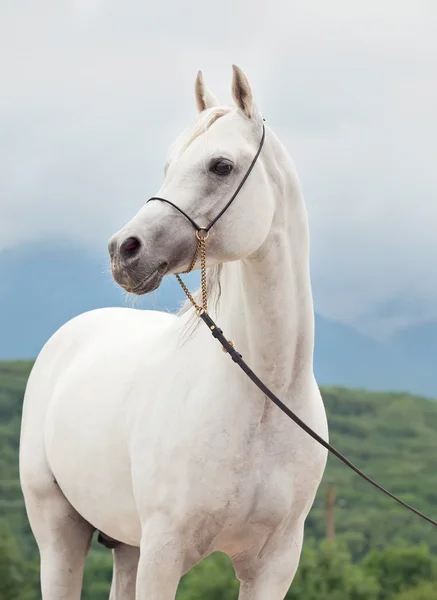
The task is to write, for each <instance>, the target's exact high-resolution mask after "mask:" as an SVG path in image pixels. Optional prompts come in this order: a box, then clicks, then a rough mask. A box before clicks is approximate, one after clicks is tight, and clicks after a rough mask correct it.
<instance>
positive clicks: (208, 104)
mask: <svg viewBox="0 0 437 600" xmlns="http://www.w3.org/2000/svg"><path fill="white" fill-rule="evenodd" d="M194 94H195V96H196V104H197V109H198V111H199V112H202V111H204V110H206V109H207V108H212V107H213V106H218V101H217V99H216V97H215V96H214V94H213V93H212V92H211V91H210V90H209V89H208V88H207V87H206V85H205V82H204V81H203V75H202V71H199V72H198V73H197V77H196V83H195V84H194Z"/></svg>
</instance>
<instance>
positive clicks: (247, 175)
mask: <svg viewBox="0 0 437 600" xmlns="http://www.w3.org/2000/svg"><path fill="white" fill-rule="evenodd" d="M265 137H266V129H265V127H264V123H263V131H262V136H261V142H260V144H259V147H258V150H257V153H256V154H255V156H254V158H253V160H252V162H251V163H250V166H249V168H248V169H247V171H246V173H245V175H244V177H243V179H242V180H241V181H240V183H239V184H238V187H237V189H236V190H235V192H234V193H233V194H232V197H231V199H230V200H229V201H228V202H227V203H226V204H225V206H224V207H223V208H222V210H221V211H220V212H219V214H218V215H217V216H216V217H214V219H213V220H212V221H211V222H210V223H209V224H208V225H207V226H206V227H201V226H200V225H198V224H197V223H196V221H195V220H194V219H192V218H191V217H190V216H189V215H187V213H186V212H185V211H183V210H182V208H179V206H177V205H176V204H173V202H170V200H167V199H166V198H160V197H159V196H153V197H152V198H149V199H148V200H147V202H151V201H152V200H160V201H161V202H166V203H167V204H170V206H173V208H175V209H176V210H178V211H179V212H180V213H181V214H182V215H184V217H185V218H186V219H188V221H190V223H191V225H192V226H193V227H194V229H195V230H196V231H201V230H203V231H209V230H210V229H211V227H212V226H213V225H215V224H216V223H217V221H218V220H219V219H220V217H221V216H222V215H223V214H224V213H225V212H226V211H227V210H228V208H229V207H230V206H231V204H232V202H233V201H234V200H235V198H236V197H237V196H238V194H239V192H240V190H241V188H242V187H243V185H244V184H245V182H246V179H247V178H248V177H249V175H250V173H251V171H252V169H253V167H254V166H255V163H256V161H257V160H258V157H259V155H260V154H261V150H262V147H263V145H264V140H265Z"/></svg>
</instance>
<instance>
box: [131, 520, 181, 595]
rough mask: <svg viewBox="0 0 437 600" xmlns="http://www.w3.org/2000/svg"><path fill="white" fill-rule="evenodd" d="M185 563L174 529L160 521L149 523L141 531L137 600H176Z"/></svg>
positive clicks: (178, 538)
mask: <svg viewBox="0 0 437 600" xmlns="http://www.w3.org/2000/svg"><path fill="white" fill-rule="evenodd" d="M183 563H184V550H183V545H182V543H181V539H180V537H179V535H178V534H177V533H176V531H175V528H174V527H172V526H171V524H169V523H167V522H163V521H162V520H161V519H159V522H158V520H155V521H153V522H149V523H148V524H147V525H146V526H145V527H144V528H143V531H142V537H141V548H140V561H139V564H138V573H137V590H136V600H152V599H153V600H174V598H175V596H176V591H177V587H178V584H179V580H180V578H181V575H182V569H183Z"/></svg>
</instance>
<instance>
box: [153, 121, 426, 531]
mask: <svg viewBox="0 0 437 600" xmlns="http://www.w3.org/2000/svg"><path fill="white" fill-rule="evenodd" d="M263 121H264V119H263ZM265 135H266V131H265V127H264V124H263V130H262V136H261V141H260V144H259V147H258V150H257V152H256V154H255V156H254V158H253V160H252V162H251V163H250V165H249V168H248V169H247V171H246V173H245V175H244V177H243V179H242V180H241V182H240V184H239V185H238V187H237V189H236V190H235V192H234V193H233V194H232V196H231V199H230V200H229V201H228V202H227V204H226V205H225V206H224V208H223V209H222V210H221V211H220V212H219V213H218V215H217V216H216V217H215V218H214V219H213V220H212V221H211V222H210V223H209V225H207V226H206V227H201V226H199V225H198V224H197V223H196V221H194V219H192V218H191V217H190V216H189V215H187V213H186V212H184V211H183V210H182V209H181V208H179V206H176V204H173V202H170V200H167V199H166V198H159V197H157V196H154V197H153V198H150V199H149V200H148V201H147V202H150V201H151V200H160V201H161V202H166V203H167V204H169V205H170V206H173V208H175V209H176V210H178V211H179V212H180V213H181V214H182V215H184V217H185V218H186V219H188V221H190V223H191V224H192V226H193V227H194V229H195V230H196V237H197V240H198V246H197V250H196V254H195V255H194V258H193V261H192V263H191V265H190V267H189V270H188V271H186V272H189V271H191V269H192V268H194V265H195V263H196V260H197V257H198V252H199V249H200V248H201V249H202V250H203V259H202V261H201V272H202V296H203V307H200V306H198V305H197V304H196V302H195V300H194V298H193V296H192V295H191V294H190V292H189V290H188V288H187V287H186V286H185V284H184V283H183V282H182V280H181V278H180V277H179V276H178V280H179V283H180V284H181V285H182V287H183V289H184V292H185V293H186V295H187V296H188V298H189V300H190V301H191V303H192V304H193V305H194V307H195V309H196V312H197V315H198V316H199V317H200V318H201V319H202V321H203V322H204V323H205V324H206V326H207V327H208V329H209V330H210V331H211V333H212V335H213V336H214V337H215V338H216V339H217V340H218V341H219V342H220V344H221V345H222V348H223V349H224V350H225V351H226V352H227V353H228V354H229V356H230V357H231V358H232V360H233V361H234V362H235V363H236V364H237V365H238V366H239V367H240V369H242V370H243V371H244V372H245V373H246V375H247V376H248V377H249V379H251V380H252V381H253V383H254V384H255V385H256V386H257V387H258V388H259V389H260V390H261V391H262V392H263V394H265V395H266V396H267V397H268V398H269V399H270V400H271V401H272V402H274V403H275V404H276V406H277V407H278V408H280V409H281V410H282V412H283V413H285V414H286V415H287V417H289V418H290V419H291V420H292V421H294V422H295V423H296V425H298V426H299V427H300V428H301V429H303V430H304V431H305V432H306V433H307V434H308V435H309V436H311V437H312V438H313V439H314V440H316V442H318V443H319V444H320V445H321V446H323V447H324V448H326V450H328V451H329V452H331V454H333V455H334V456H336V457H337V458H338V459H339V460H341V462H342V463H344V464H345V465H346V466H347V467H349V468H350V469H352V471H354V473H356V474H357V475H359V476H360V477H362V479H364V481H367V482H368V483H370V484H371V485H373V487H374V488H376V489H377V490H379V491H380V492H382V493H383V494H385V495H386V496H389V498H392V499H393V500H395V501H396V502H397V503H398V504H400V505H401V506H404V507H405V508H407V509H408V510H410V511H411V512H413V513H414V514H415V515H417V516H419V517H421V518H422V519H424V520H425V521H428V523H431V525H434V527H437V521H434V519H431V518H430V517H427V516H426V515H424V514H423V513H422V512H420V511H419V510H417V509H416V508H414V507H413V506H410V505H409V504H407V503H406V502H404V501H403V500H401V499H400V498H398V497H397V496H395V495H394V494H392V493H391V492H389V491H388V490H386V489H385V488H384V487H382V485H379V483H377V482H376V481H374V480H373V479H372V478H371V477H369V476H368V475H366V474H365V473H363V471H361V470H360V469H359V468H358V467H356V466H355V465H354V464H353V463H352V462H351V461H350V460H349V459H348V458H346V457H345V456H344V455H343V454H342V453H341V452H339V451H338V450H337V449H336V448H334V446H331V444H329V443H328V442H327V441H326V440H324V439H323V438H322V437H320V435H319V434H318V433H316V432H315V431H313V430H312V429H311V427H309V426H308V425H307V424H306V423H304V421H302V419H300V418H299V417H298V416H297V415H296V414H295V413H294V412H293V411H292V410H291V409H289V408H288V406H286V405H285V404H284V403H283V402H282V401H281V400H279V398H278V397H277V396H275V394H274V393H273V392H272V391H271V390H270V389H269V388H268V387H267V386H266V385H265V384H264V383H263V382H262V381H261V379H260V378H259V377H257V375H255V373H254V372H253V371H252V369H251V368H250V367H249V366H248V365H247V364H246V363H245V361H244V360H243V357H242V356H241V354H239V353H238V352H237V351H236V350H235V348H234V346H233V344H232V342H230V341H228V340H227V339H226V338H225V336H224V335H223V331H222V330H221V329H219V327H217V325H216V324H215V323H214V321H213V320H212V319H211V317H210V316H209V314H208V312H207V306H206V298H207V292H206V248H205V242H206V239H207V237H208V234H209V230H210V229H211V227H212V226H213V225H215V223H216V222H217V221H218V220H219V218H220V217H221V216H222V215H223V213H224V212H225V211H226V210H227V209H228V208H229V207H230V205H231V204H232V202H233V201H234V200H235V198H236V197H237V195H238V193H239V191H240V190H241V188H242V187H243V185H244V183H245V182H246V180H247V178H248V177H249V175H250V173H251V171H252V169H253V167H254V166H255V163H256V161H257V160H258V157H259V155H260V153H261V149H262V147H263V145H264V140H265Z"/></svg>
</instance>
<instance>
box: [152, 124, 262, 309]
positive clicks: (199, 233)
mask: <svg viewBox="0 0 437 600" xmlns="http://www.w3.org/2000/svg"><path fill="white" fill-rule="evenodd" d="M263 120H264V119H263ZM265 137H266V129H265V127H264V123H263V131H262V136H261V142H260V144H259V147H258V150H257V152H256V154H255V156H254V158H253V160H252V162H251V163H250V166H249V168H248V169H247V171H246V173H245V175H244V177H243V179H242V180H241V181H240V183H239V184H238V187H237V189H236V190H235V192H234V193H233V194H232V196H231V199H230V200H229V201H228V202H227V203H226V204H225V206H224V207H223V208H222V210H221V211H220V212H219V213H218V215H217V216H216V217H214V219H213V220H212V221H211V222H210V223H209V225H207V226H206V227H202V226H201V225H198V224H197V223H196V221H195V220H194V219H192V218H191V217H190V215H187V213H186V212H185V211H184V210H182V208H180V207H179V206H177V205H176V204H173V202H171V201H170V200H167V198H160V197H159V196H153V197H152V198H149V199H148V200H147V202H151V201H152V200H159V201H160V202H165V203H166V204H169V205H170V206H172V207H173V208H175V209H176V210H177V211H179V212H180V213H181V215H184V217H185V218H186V219H187V220H188V221H189V222H190V223H191V225H192V226H193V227H194V229H195V230H196V238H197V246H196V251H195V253H194V256H193V259H192V260H191V263H190V265H189V267H188V269H187V270H186V271H183V273H189V272H190V271H192V270H193V269H194V265H195V264H196V262H197V259H198V257H199V254H200V279H201V286H202V306H198V304H197V303H196V301H195V300H194V298H193V296H192V294H191V292H190V291H189V289H188V288H187V286H186V285H185V283H184V282H183V281H182V279H181V277H180V275H179V274H177V275H176V277H177V280H178V281H179V284H180V285H181V287H182V289H183V290H184V292H185V294H186V296H187V297H188V299H189V300H190V302H191V304H192V305H193V306H194V308H195V309H196V311H197V313H198V314H199V315H200V313H201V312H202V311H204V312H207V310H208V292H207V285H206V240H207V239H208V237H209V231H210V229H211V228H212V226H213V225H215V224H216V223H217V221H218V220H219V219H220V217H221V216H222V215H223V214H224V213H225V212H226V211H227V209H228V208H229V207H230V206H231V204H232V202H233V201H234V200H235V198H236V197H237V196H238V193H239V192H240V190H241V188H242V187H243V185H244V184H245V182H246V180H247V178H248V177H249V175H250V173H251V171H252V169H253V167H254V166H255V163H256V161H257V160H258V157H259V155H260V153H261V150H262V147H263V145H264V140H265Z"/></svg>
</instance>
